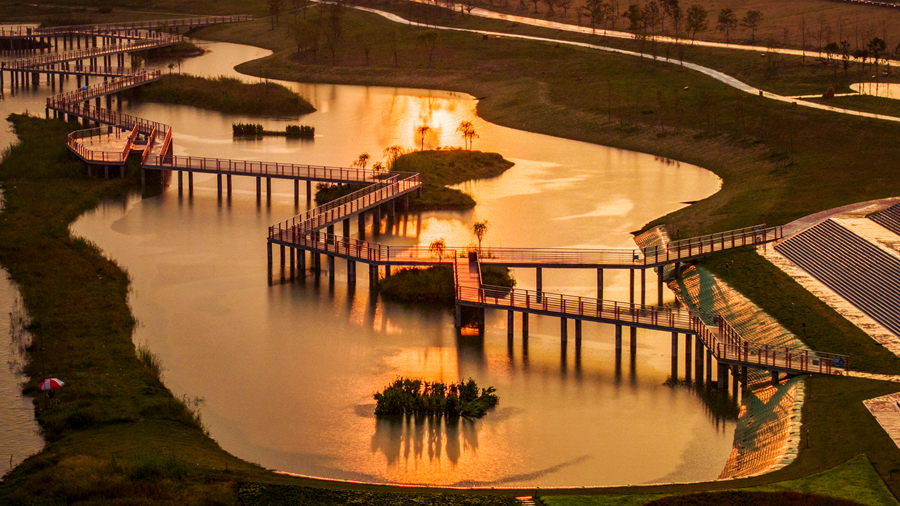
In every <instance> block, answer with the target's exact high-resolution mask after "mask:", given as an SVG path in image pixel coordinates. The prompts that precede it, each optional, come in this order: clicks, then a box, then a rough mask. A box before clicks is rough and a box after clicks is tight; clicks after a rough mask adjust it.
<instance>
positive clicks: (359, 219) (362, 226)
mask: <svg viewBox="0 0 900 506" xmlns="http://www.w3.org/2000/svg"><path fill="white" fill-rule="evenodd" d="M356 228H357V232H358V235H359V238H360V239H362V238H363V237H365V236H366V213H365V212H362V213H359V214H357V215H356Z"/></svg>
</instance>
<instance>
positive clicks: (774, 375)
mask: <svg viewBox="0 0 900 506" xmlns="http://www.w3.org/2000/svg"><path fill="white" fill-rule="evenodd" d="M772 384H773V385H777V384H778V371H772Z"/></svg>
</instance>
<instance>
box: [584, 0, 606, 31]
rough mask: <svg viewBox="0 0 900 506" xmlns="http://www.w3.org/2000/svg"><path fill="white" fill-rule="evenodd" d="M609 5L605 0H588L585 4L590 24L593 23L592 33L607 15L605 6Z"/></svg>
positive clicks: (585, 13) (585, 11)
mask: <svg viewBox="0 0 900 506" xmlns="http://www.w3.org/2000/svg"><path fill="white" fill-rule="evenodd" d="M605 5H607V4H606V2H604V1H603V0H587V2H586V3H585V4H584V7H583V9H584V15H585V16H586V17H587V18H588V24H590V25H591V33H594V32H595V30H596V27H597V25H598V24H600V23H601V22H602V21H603V20H604V17H605V16H606V10H605V9H604V6H605Z"/></svg>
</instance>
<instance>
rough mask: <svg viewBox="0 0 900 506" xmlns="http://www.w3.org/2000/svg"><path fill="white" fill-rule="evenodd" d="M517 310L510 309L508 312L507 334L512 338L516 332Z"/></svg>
mask: <svg viewBox="0 0 900 506" xmlns="http://www.w3.org/2000/svg"><path fill="white" fill-rule="evenodd" d="M515 321H516V312H515V311H513V310H511V309H510V310H509V311H507V312H506V336H507V337H508V338H509V339H512V337H513V334H514V332H515Z"/></svg>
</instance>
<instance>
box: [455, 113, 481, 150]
mask: <svg viewBox="0 0 900 506" xmlns="http://www.w3.org/2000/svg"><path fill="white" fill-rule="evenodd" d="M456 133H458V134H459V135H461V136H462V138H463V147H465V148H466V149H468V150H470V151H471V150H472V141H473V140H474V139H477V138H478V133H477V132H475V125H473V124H472V122H471V121H467V120H462V121H460V122H459V126H458V127H456Z"/></svg>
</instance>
